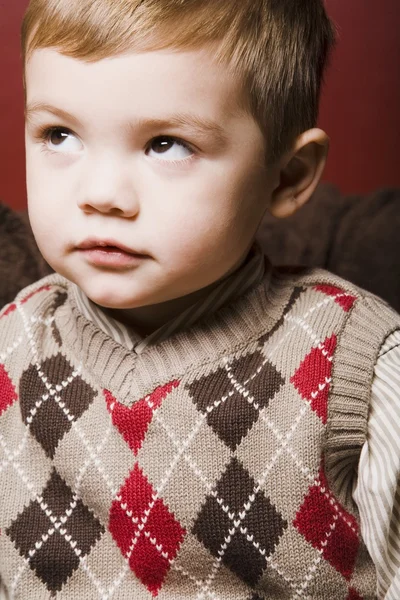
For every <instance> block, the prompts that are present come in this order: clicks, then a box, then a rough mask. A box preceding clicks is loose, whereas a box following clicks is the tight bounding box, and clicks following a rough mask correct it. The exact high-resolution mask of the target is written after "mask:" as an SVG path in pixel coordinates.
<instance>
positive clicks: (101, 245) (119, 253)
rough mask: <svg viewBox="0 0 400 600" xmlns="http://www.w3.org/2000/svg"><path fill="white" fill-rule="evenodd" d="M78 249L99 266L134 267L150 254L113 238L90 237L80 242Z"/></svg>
mask: <svg viewBox="0 0 400 600" xmlns="http://www.w3.org/2000/svg"><path fill="white" fill-rule="evenodd" d="M77 250H78V251H80V252H81V253H82V254H83V255H84V256H85V258H86V260H88V262H90V263H92V264H93V265H95V266H98V267H110V268H118V267H119V268H125V267H132V266H135V265H138V264H139V263H140V262H141V261H142V260H143V259H144V258H147V257H148V255H146V254H143V253H142V252H138V251H137V250H135V249H133V248H129V247H128V246H125V245H124V244H121V243H120V242H117V241H115V240H112V239H107V240H100V239H97V238H89V239H87V240H85V241H84V242H82V243H80V244H78V246H77Z"/></svg>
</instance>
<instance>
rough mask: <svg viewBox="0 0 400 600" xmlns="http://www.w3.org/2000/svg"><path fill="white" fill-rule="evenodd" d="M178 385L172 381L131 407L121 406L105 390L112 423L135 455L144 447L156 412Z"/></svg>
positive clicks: (177, 382)
mask: <svg viewBox="0 0 400 600" xmlns="http://www.w3.org/2000/svg"><path fill="white" fill-rule="evenodd" d="M178 385H179V381H171V382H169V383H167V384H166V385H164V386H160V387H158V388H156V389H155V390H154V392H153V393H152V394H151V395H150V396H149V397H146V398H142V399H141V400H139V401H138V402H135V403H134V404H133V405H132V406H131V407H127V406H124V405H123V404H120V403H119V402H117V401H116V399H115V398H114V396H112V394H111V393H110V392H109V391H107V390H104V396H105V398H106V402H107V407H108V410H109V411H110V412H111V415H112V422H113V424H114V425H115V427H117V429H118V430H119V431H120V433H121V434H122V437H123V438H124V440H125V441H126V443H127V444H128V446H129V447H130V449H131V450H132V452H133V453H134V454H135V455H136V454H137V453H138V451H139V450H140V448H141V446H142V443H143V440H144V438H145V436H146V433H147V429H148V427H149V425H150V423H151V420H152V418H153V413H154V411H155V410H156V409H157V408H159V407H160V406H161V403H162V401H163V400H164V399H165V398H166V397H167V396H168V394H169V393H170V392H171V391H172V390H173V389H174V388H175V387H177V386H178Z"/></svg>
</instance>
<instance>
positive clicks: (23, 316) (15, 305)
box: [0, 273, 69, 345]
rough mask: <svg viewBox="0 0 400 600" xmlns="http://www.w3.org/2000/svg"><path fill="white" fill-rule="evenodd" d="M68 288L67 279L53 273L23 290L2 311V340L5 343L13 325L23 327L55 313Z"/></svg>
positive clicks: (0, 316) (0, 315) (0, 313)
mask: <svg viewBox="0 0 400 600" xmlns="http://www.w3.org/2000/svg"><path fill="white" fill-rule="evenodd" d="M68 286H69V282H68V280H67V279H65V278H64V277H62V276H61V275H58V274H57V273H53V274H51V275H47V276H46V277H43V278H42V279H39V280H38V281H36V282H35V283H32V284H30V285H29V286H27V287H25V288H23V289H22V290H21V291H20V292H19V293H18V294H17V296H16V297H15V299H14V300H13V301H12V302H10V303H9V304H6V305H5V306H3V307H2V308H1V309H0V331H1V332H2V334H1V336H0V340H2V341H5V338H6V337H7V336H6V332H11V331H12V329H13V325H15V326H19V327H21V323H22V324H23V323H24V321H26V322H28V321H32V320H37V319H45V318H47V317H48V316H49V314H50V313H54V310H55V308H56V307H57V305H58V304H60V302H61V300H62V301H65V299H66V298H67V295H68ZM1 345H3V344H1Z"/></svg>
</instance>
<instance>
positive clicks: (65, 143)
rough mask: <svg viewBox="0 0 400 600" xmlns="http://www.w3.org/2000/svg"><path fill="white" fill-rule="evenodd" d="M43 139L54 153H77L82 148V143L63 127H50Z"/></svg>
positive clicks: (43, 134)
mask: <svg viewBox="0 0 400 600" xmlns="http://www.w3.org/2000/svg"><path fill="white" fill-rule="evenodd" d="M41 138H42V140H43V142H44V143H45V145H46V146H47V147H48V149H49V150H51V151H52V152H76V151H77V150H79V149H80V148H81V143H80V142H79V140H78V139H77V138H76V137H75V136H74V134H73V133H72V132H71V131H69V130H68V129H65V128H63V127H49V128H48V129H45V131H44V132H43V133H42V135H41Z"/></svg>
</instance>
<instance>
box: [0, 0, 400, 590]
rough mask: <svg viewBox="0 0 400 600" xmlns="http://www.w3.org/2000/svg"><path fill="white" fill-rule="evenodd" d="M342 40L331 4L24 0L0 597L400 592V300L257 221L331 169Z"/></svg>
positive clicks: (6, 357) (2, 349)
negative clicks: (285, 247)
mask: <svg viewBox="0 0 400 600" xmlns="http://www.w3.org/2000/svg"><path fill="white" fill-rule="evenodd" d="M333 41H334V34H333V28H332V26H331V24H330V22H329V20H328V18H327V15H326V13H325V10H324V7H323V4H322V1H321V0H304V1H303V2H301V5H300V3H298V2H294V1H293V2H289V1H287V0H278V1H276V0H240V1H239V0H237V1H235V0H156V1H155V0H142V1H139V0H114V1H113V2H108V1H107V0H79V2H78V1H77V0H31V2H30V5H29V8H28V10H27V13H26V15H25V19H24V23H23V30H22V45H23V59H24V78H25V79H24V81H25V89H26V153H27V187H28V199H29V213H30V219H31V223H32V228H33V231H34V233H35V237H36V239H37V242H38V244H39V247H40V249H41V251H42V253H43V255H44V257H45V258H46V260H47V261H48V262H49V264H50V265H51V266H52V267H53V268H54V270H55V271H56V274H54V275H51V276H49V277H46V278H45V279H43V280H41V281H39V282H38V283H36V284H34V285H32V286H30V287H29V288H27V289H25V290H23V291H22V292H21V293H20V294H19V295H18V297H17V299H16V300H15V302H14V303H12V304H10V305H8V306H7V307H6V308H5V309H4V310H3V311H2V313H1V314H0V382H1V387H0V489H1V491H2V492H1V496H0V529H1V535H0V579H1V582H2V587H3V594H4V597H6V598H10V599H13V598H15V599H17V598H18V599H21V600H26V599H29V600H32V599H34V600H38V599H39V600H40V599H44V598H57V599H83V598H85V599H95V598H96V599H97V598H99V599H102V600H106V599H107V600H108V599H111V598H113V599H116V600H119V599H121V600H128V599H135V600H136V599H138V600H139V599H145V598H151V597H155V596H157V597H158V598H160V599H166V600H171V599H174V600H175V599H178V598H180V599H214V600H217V599H219V600H242V599H243V600H245V599H246V600H256V599H261V598H264V599H280V600H281V599H289V598H291V599H306V598H313V599H314V598H316V599H329V600H331V599H332V600H356V599H357V600H359V599H361V598H363V599H364V600H367V599H371V598H375V597H376V596H378V597H379V598H384V597H385V598H392V599H395V598H397V599H398V598H399V597H400V595H399V594H400V586H399V579H398V563H399V561H398V558H397V556H398V553H397V550H398V542H397V539H396V534H397V530H396V525H397V522H398V519H397V514H398V513H397V511H398V500H397V496H396V481H397V477H398V465H397V463H398V459H397V456H398V455H396V449H397V447H398V445H399V444H398V442H397V437H398V435H397V433H398V425H397V423H396V420H395V417H396V416H398V413H399V411H398V404H399V402H398V400H399V392H398V388H396V386H399V387H400V373H399V364H400V354H399V348H398V347H399V345H400V317H399V316H398V315H396V314H395V313H394V312H393V311H392V310H391V309H390V308H389V307H388V306H387V305H386V304H384V303H383V302H382V301H380V300H379V299H377V298H376V297H374V296H372V295H371V294H368V293H367V292H364V291H362V290H360V289H358V288H356V287H355V286H353V285H351V284H350V283H348V282H346V281H343V280H341V279H339V278H338V277H336V276H334V275H331V274H330V273H327V272H324V271H321V270H313V269H298V270H292V271H287V270H286V271H283V270H279V269H273V268H272V267H271V265H270V264H269V262H268V261H267V260H265V259H264V257H263V256H262V253H261V251H260V249H259V247H258V246H257V245H256V244H255V243H254V236H255V233H256V230H257V227H258V225H259V223H260V221H261V219H262V217H263V214H264V212H265V210H267V209H268V210H269V211H270V212H271V213H272V214H274V215H276V216H279V217H285V216H287V215H289V214H291V213H293V212H294V211H295V210H297V209H298V208H299V207H301V206H302V205H303V204H304V203H305V202H306V201H307V200H308V198H309V197H310V196H311V194H312V192H313V191H314V189H315V187H316V186H317V184H318V181H319V180H320V177H321V174H322V171H323V168H324V164H325V161H326V156H327V151H328V138H327V136H326V134H325V133H324V132H323V131H321V130H320V129H317V128H315V122H316V118H317V112H318V99H319V93H320V86H321V82H322V78H323V73H324V69H325V66H326V62H327V58H328V56H329V53H330V50H331V47H332V45H333ZM316 235H318V232H316ZM385 428H386V429H385ZM382 431H385V432H386V433H385V434H384V435H382ZM385 435H386V436H387V439H385ZM396 444H397V445H396ZM381 460H384V468H382V469H381V472H379V470H380V464H381V463H380V462H379V461H381ZM396 554H397V555H396Z"/></svg>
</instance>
